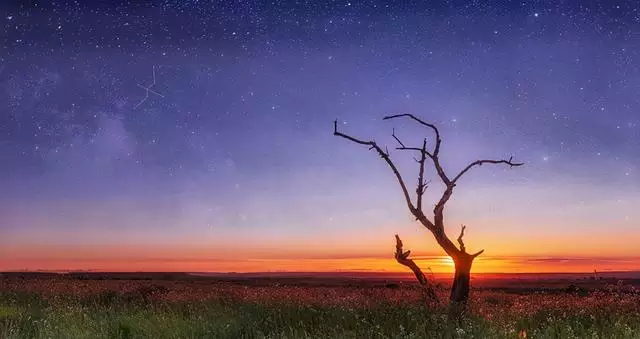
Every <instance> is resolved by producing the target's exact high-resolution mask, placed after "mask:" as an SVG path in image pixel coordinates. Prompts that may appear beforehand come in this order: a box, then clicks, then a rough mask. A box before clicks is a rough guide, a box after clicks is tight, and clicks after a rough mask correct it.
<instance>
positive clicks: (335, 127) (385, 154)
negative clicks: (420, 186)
mask: <svg viewBox="0 0 640 339" xmlns="http://www.w3.org/2000/svg"><path fill="white" fill-rule="evenodd" d="M333 135H337V136H339V137H342V138H345V139H347V140H350V141H353V142H355V143H357V144H360V145H366V146H369V149H370V150H372V149H375V150H376V152H378V154H379V155H380V157H381V158H382V159H384V160H385V161H386V162H387V164H388V165H389V167H391V170H392V171H393V174H395V176H396V179H398V183H399V184H400V188H402V193H403V194H404V198H405V200H406V202H407V206H408V207H409V211H411V213H412V214H414V215H415V216H416V217H417V215H416V213H415V211H416V208H415V207H414V206H413V203H412V202H411V197H410V196H409V191H408V190H407V185H405V183H404V180H403V179H402V175H401V174H400V171H398V168H397V167H396V165H395V164H394V163H393V161H391V158H390V157H389V151H388V150H387V152H385V151H383V150H382V148H380V146H378V144H377V143H376V142H375V141H363V140H360V139H357V138H354V137H352V136H349V135H346V134H344V133H341V132H338V120H335V121H334V122H333Z"/></svg>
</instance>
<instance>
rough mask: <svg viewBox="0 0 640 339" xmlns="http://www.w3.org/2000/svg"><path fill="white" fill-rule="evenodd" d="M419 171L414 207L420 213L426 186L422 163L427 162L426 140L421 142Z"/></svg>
mask: <svg viewBox="0 0 640 339" xmlns="http://www.w3.org/2000/svg"><path fill="white" fill-rule="evenodd" d="M420 155H421V157H420V161H419V162H418V163H419V164H420V171H419V172H418V188H416V195H417V196H418V197H417V202H416V207H417V208H418V210H419V211H422V196H423V195H424V192H425V189H426V186H427V185H426V184H425V183H424V162H425V160H427V138H424V140H423V142H422V152H420Z"/></svg>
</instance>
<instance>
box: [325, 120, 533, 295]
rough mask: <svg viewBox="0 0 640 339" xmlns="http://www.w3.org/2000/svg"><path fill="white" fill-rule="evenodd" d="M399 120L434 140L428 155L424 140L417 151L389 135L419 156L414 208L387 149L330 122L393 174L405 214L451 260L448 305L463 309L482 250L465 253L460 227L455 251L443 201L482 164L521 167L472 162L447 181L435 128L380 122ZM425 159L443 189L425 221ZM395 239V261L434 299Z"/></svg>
mask: <svg viewBox="0 0 640 339" xmlns="http://www.w3.org/2000/svg"><path fill="white" fill-rule="evenodd" d="M403 117H406V118H410V119H412V120H414V121H415V122H417V123H419V124H421V125H423V126H425V127H427V128H429V129H431V130H433V132H434V133H435V137H436V140H435V146H434V148H433V150H432V151H431V150H428V149H427V139H426V138H425V139H424V140H423V142H422V146H421V147H407V146H405V144H404V143H403V142H402V141H401V140H400V139H399V138H398V136H396V134H395V130H394V131H393V133H392V136H393V138H394V139H395V140H396V141H397V142H398V147H396V149H397V150H402V151H411V152H417V153H418V154H419V156H420V158H419V159H417V158H414V160H416V162H417V163H418V164H419V167H420V169H419V172H418V185H417V188H416V203H415V205H414V203H413V201H412V199H411V196H410V195H409V190H408V189H407V185H406V184H405V181H404V180H403V179H402V175H401V174H400V171H398V168H397V167H396V165H395V164H394V163H393V161H391V157H390V156H389V151H388V149H386V148H385V150H383V149H382V148H380V146H379V145H378V144H377V143H376V142H375V141H365V140H360V139H357V138H354V137H352V136H349V135H347V134H344V133H341V132H338V121H337V120H336V121H334V123H333V134H334V135H336V136H339V137H342V138H345V139H347V140H350V141H352V142H355V143H357V144H360V145H365V146H369V150H375V151H376V152H377V153H378V154H379V155H380V157H382V159H384V161H385V162H386V163H387V164H388V165H389V167H390V168H391V170H392V171H393V174H394V175H395V176H396V179H397V180H398V183H399V184H400V188H401V189H402V193H403V194H404V198H405V200H406V203H407V207H408V208H409V211H410V212H411V214H412V215H413V216H414V217H415V218H416V220H417V221H419V222H420V223H421V224H422V225H423V226H424V227H425V228H426V229H427V230H429V231H430V232H431V234H433V236H434V238H435V240H436V241H437V242H438V245H440V247H442V249H443V250H444V251H445V252H446V253H447V255H449V256H450V257H451V259H453V262H454V265H455V275H454V278H453V285H452V286H451V294H450V297H449V300H450V302H451V304H453V305H465V304H466V303H467V300H468V299H469V280H470V273H471V265H472V263H473V260H474V259H475V258H476V257H477V256H479V255H480V254H482V253H483V252H484V250H480V251H478V252H476V253H473V254H470V253H467V251H466V248H465V245H464V241H463V239H462V238H463V237H464V230H465V228H466V226H464V225H462V228H461V230H460V235H459V236H458V239H457V241H458V244H459V247H457V246H456V245H455V244H454V243H453V241H451V239H449V237H448V236H447V234H446V233H445V230H444V208H445V205H446V203H447V201H449V199H450V198H451V195H452V194H453V189H454V188H455V187H456V185H457V183H458V181H459V180H460V178H461V177H462V176H463V175H464V174H465V173H467V172H468V171H469V170H470V169H472V168H474V167H476V166H482V165H483V164H505V165H509V166H510V167H515V166H521V165H523V163H515V162H513V157H511V158H509V160H476V161H473V162H471V163H470V164H469V165H467V166H466V167H465V168H464V169H462V170H461V171H460V172H459V173H458V174H457V175H456V176H454V177H453V178H451V177H450V176H448V175H447V174H446V173H445V171H444V169H443V168H442V165H441V163H440V157H439V156H440V145H441V143H442V139H441V138H440V132H439V131H438V128H437V127H436V126H435V125H433V124H430V123H427V122H424V121H423V120H421V119H419V118H417V117H415V116H414V115H413V114H397V115H390V116H385V117H384V118H383V120H390V119H395V118H403ZM427 159H429V160H431V162H432V163H433V166H434V167H435V170H436V173H437V174H438V177H439V178H440V180H441V181H442V183H443V184H444V186H445V189H444V192H443V193H442V196H441V197H440V199H439V200H438V202H437V203H436V205H435V207H434V209H433V219H429V218H428V217H427V216H426V215H425V213H424V212H423V210H422V207H423V206H422V198H423V196H424V193H425V191H426V188H427V185H428V182H425V180H424V170H425V162H426V161H427ZM432 220H433V221H432ZM395 237H396V253H395V258H396V261H398V263H400V264H402V265H404V266H407V267H408V268H410V269H411V270H412V271H413V273H414V274H415V276H416V278H417V279H418V281H419V282H420V284H421V285H423V286H425V287H426V288H427V291H428V295H429V296H430V297H431V298H436V296H435V291H434V290H433V287H432V285H431V284H430V283H429V282H428V280H427V279H426V278H425V276H424V274H423V273H422V270H421V269H420V267H418V265H416V263H415V262H414V261H413V260H412V259H410V258H409V254H410V252H411V251H406V252H403V250H402V240H401V239H400V237H399V236H398V235H397V234H396V236H395Z"/></svg>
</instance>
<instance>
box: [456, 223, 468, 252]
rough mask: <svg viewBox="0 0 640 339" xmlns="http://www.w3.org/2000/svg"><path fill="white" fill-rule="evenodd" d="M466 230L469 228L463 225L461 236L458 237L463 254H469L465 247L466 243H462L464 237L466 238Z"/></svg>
mask: <svg viewBox="0 0 640 339" xmlns="http://www.w3.org/2000/svg"><path fill="white" fill-rule="evenodd" d="M465 228H467V226H465V225H462V227H461V228H460V236H459V237H458V244H460V251H462V253H467V250H466V248H465V247H464V242H463V241H462V237H464V229H465Z"/></svg>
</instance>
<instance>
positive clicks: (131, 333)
mask: <svg viewBox="0 0 640 339" xmlns="http://www.w3.org/2000/svg"><path fill="white" fill-rule="evenodd" d="M435 282H436V283H437V284H438V293H439V297H440V299H441V303H440V304H435V305H434V304H430V305H427V303H426V302H425V298H424V295H423V293H422V290H421V288H420V287H419V286H418V284H417V283H415V282H414V281H413V280H412V279H411V277H410V276H409V275H403V274H382V273H343V274H339V273H332V274H321V273H316V274H309V273H298V274H296V273H289V274H277V273H263V274H186V273H91V272H84V273H67V274H58V273H20V272H13V273H3V274H2V275H0V337H1V338H525V337H526V338H640V289H639V287H640V274H638V273H635V272H611V273H606V274H601V275H599V276H598V277H594V276H593V275H587V274H583V275H577V274H564V275H561V274H509V275H482V274H477V275H475V276H474V278H473V281H472V286H473V290H472V297H471V300H470V305H469V310H468V311H467V313H466V315H465V316H464V317H462V318H457V317H456V318H455V319H454V318H453V317H451V315H450V313H449V310H448V307H447V303H446V299H447V293H448V291H447V287H448V284H449V283H450V281H448V280H447V279H446V275H443V276H436V277H435Z"/></svg>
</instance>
